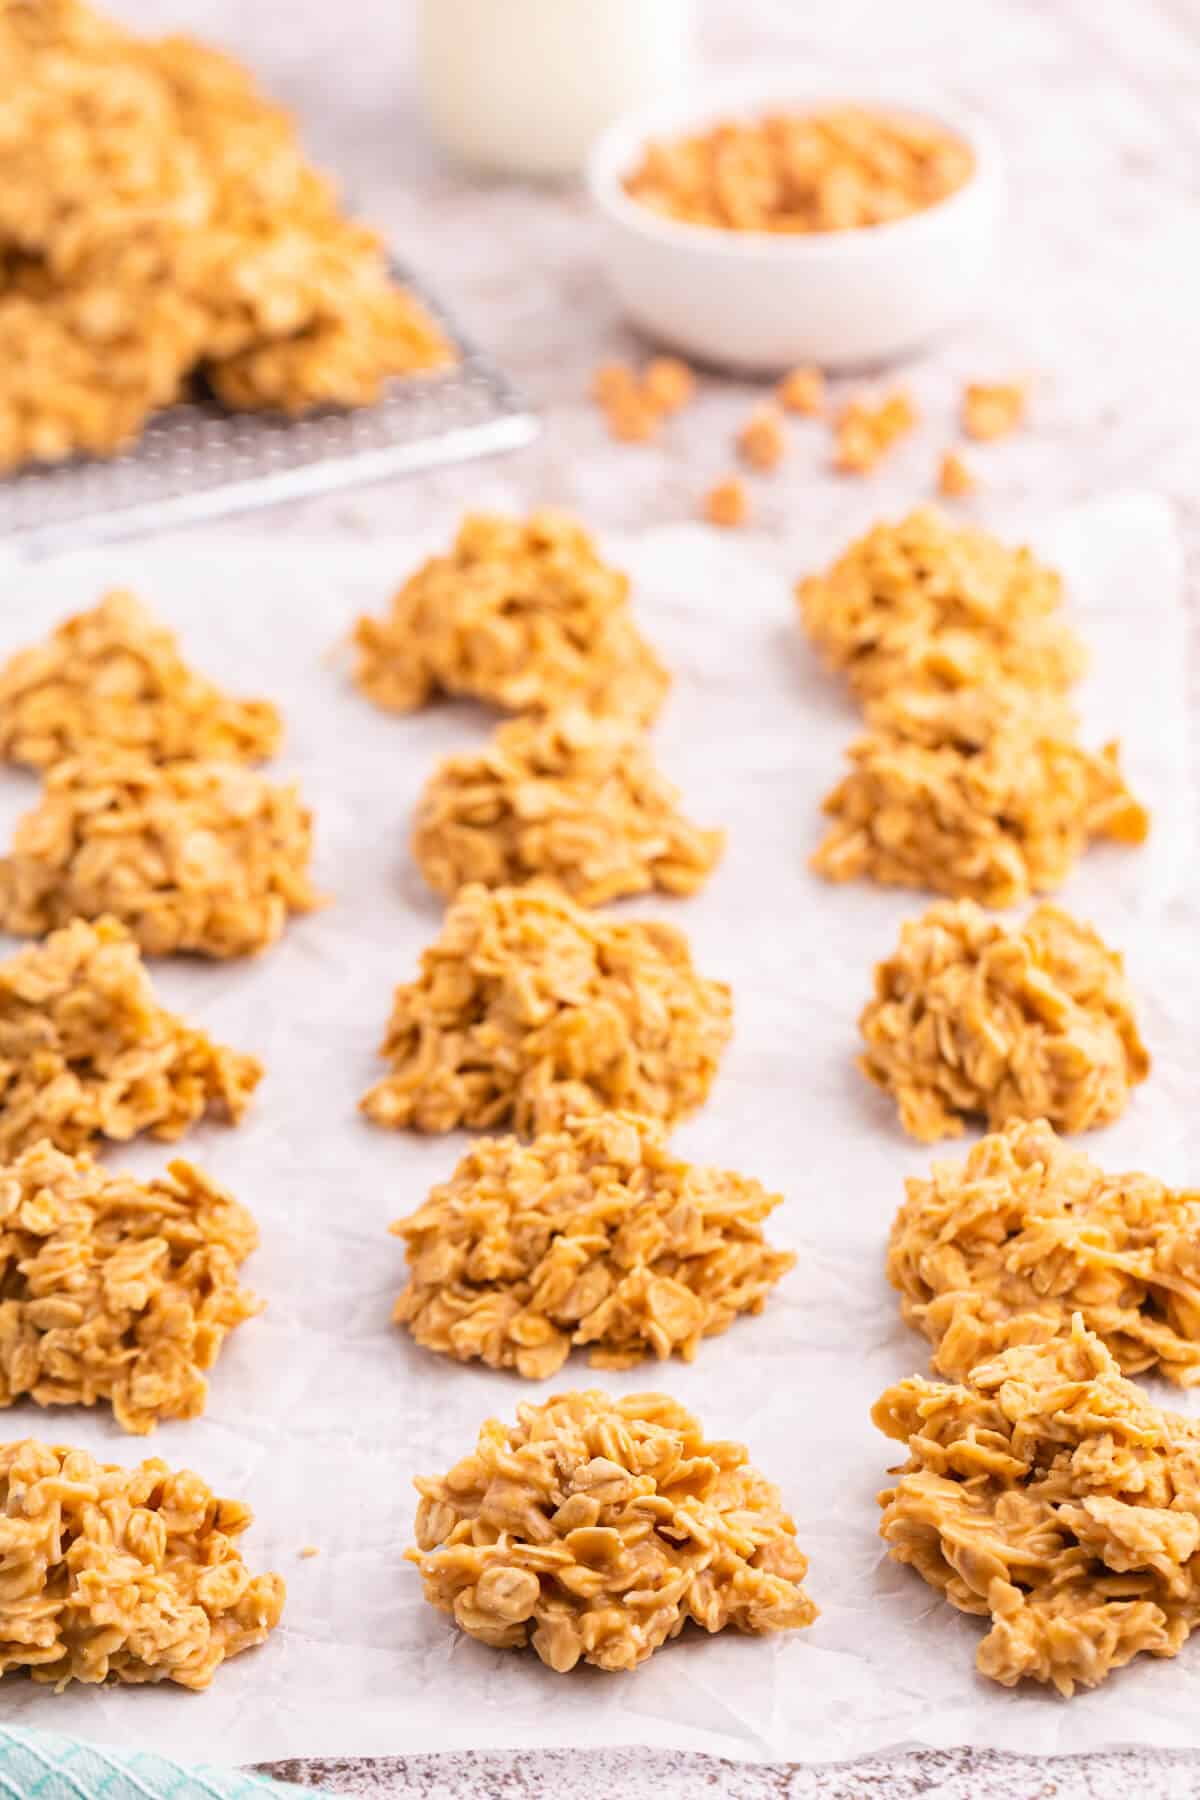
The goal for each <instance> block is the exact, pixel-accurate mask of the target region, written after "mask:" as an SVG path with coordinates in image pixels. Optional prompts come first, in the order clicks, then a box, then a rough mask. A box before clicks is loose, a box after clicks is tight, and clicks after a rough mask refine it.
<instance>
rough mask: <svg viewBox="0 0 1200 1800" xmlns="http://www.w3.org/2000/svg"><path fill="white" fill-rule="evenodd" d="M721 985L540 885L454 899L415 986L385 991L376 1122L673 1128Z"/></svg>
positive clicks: (693, 1094)
mask: <svg viewBox="0 0 1200 1800" xmlns="http://www.w3.org/2000/svg"><path fill="white" fill-rule="evenodd" d="M732 1013H733V1005H732V1000H731V998H730V993H729V989H728V987H727V986H726V985H725V983H724V982H720V981H709V980H706V979H705V978H704V977H703V976H702V975H700V973H699V972H698V970H697V969H696V968H695V965H694V964H693V962H692V957H691V951H690V949H689V946H688V941H687V938H686V937H685V936H684V934H683V933H682V932H681V931H677V930H676V929H675V927H674V926H671V925H664V924H660V923H658V922H657V921H655V922H641V921H637V922H630V923H629V924H620V925H617V924H613V923H612V922H611V921H609V920H608V919H604V918H600V917H597V915H596V914H594V913H591V912H588V911H586V910H585V909H584V908H582V907H579V906H576V905H575V904H574V902H573V901H571V900H568V899H567V898H566V896H565V895H563V894H561V893H558V892H556V891H554V890H553V889H546V888H543V887H540V886H538V885H536V884H535V885H533V886H530V887H526V888H495V889H488V888H485V887H480V886H471V887H465V888H463V889H461V890H460V892H459V894H458V896H457V898H456V899H455V901H454V903H453V905H452V906H451V907H450V909H449V911H448V912H447V914H446V919H445V923H444V924H443V927H442V933H441V936H440V937H439V938H438V939H437V941H436V942H435V943H433V944H431V945H430V947H429V948H428V949H427V950H426V951H424V953H423V954H422V957H421V969H420V973H419V975H418V977H417V979H416V980H415V981H410V982H405V983H403V984H402V985H401V986H400V987H398V988H397V989H396V993H395V998H394V1000H393V1004H392V1016H391V1019H390V1021H389V1023H388V1028H387V1035H386V1037H385V1038H384V1042H383V1046H382V1052H381V1053H382V1055H383V1056H384V1057H385V1058H386V1059H387V1061H388V1062H389V1063H390V1065H391V1073H390V1074H389V1075H387V1076H385V1077H384V1079H383V1080H382V1081H380V1082H377V1083H376V1085H375V1086H374V1087H373V1088H371V1090H370V1091H369V1092H368V1093H367V1094H366V1095H365V1097H364V1099H363V1101H362V1109H363V1111H364V1112H365V1113H366V1114H367V1116H368V1118H370V1119H373V1120H374V1121H375V1123H376V1124H378V1125H387V1126H391V1127H393V1128H400V1127H407V1128H409V1129H411V1130H414V1131H429V1132H440V1131H453V1130H455V1129H456V1127H458V1126H467V1127H468V1128H470V1129H471V1130H473V1131H487V1130H490V1129H491V1128H492V1127H493V1126H497V1125H504V1124H509V1123H511V1124H512V1125H513V1127H514V1128H515V1129H516V1130H517V1131H519V1132H522V1133H530V1132H534V1131H541V1130H547V1129H551V1128H553V1127H554V1126H555V1125H557V1124H559V1123H560V1122H561V1121H562V1120H563V1119H564V1118H567V1117H569V1116H570V1115H571V1114H573V1113H589V1112H596V1111H603V1110H606V1109H617V1110H626V1111H629V1112H637V1113H644V1114H646V1115H648V1116H649V1117H651V1118H656V1119H661V1120H663V1121H665V1122H667V1123H673V1122H674V1121H675V1120H677V1119H681V1118H684V1117H685V1116H686V1115H687V1114H688V1113H691V1112H694V1111H695V1110H696V1108H697V1107H699V1106H701V1105H703V1103H704V1101H705V1099H706V1098H707V1095H708V1090H709V1088H710V1087H711V1085H712V1081H713V1077H714V1076H715V1074H716V1071H717V1064H718V1063H719V1061H720V1059H721V1055H722V1052H723V1051H724V1049H725V1046H726V1044H727V1042H728V1041H729V1037H730V1034H731V1031H732Z"/></svg>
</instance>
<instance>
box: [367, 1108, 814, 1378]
mask: <svg viewBox="0 0 1200 1800" xmlns="http://www.w3.org/2000/svg"><path fill="white" fill-rule="evenodd" d="M781 1198H782V1196H781V1195H779V1194H769V1193H767V1191H766V1189H765V1188H763V1187H761V1186H760V1185H759V1183H758V1182H757V1181H749V1180H747V1179H746V1178H745V1177H744V1176H741V1175H733V1174H730V1173H728V1172H727V1171H725V1170H723V1169H710V1168H701V1167H698V1166H697V1165H695V1164H692V1163H686V1162H683V1161H681V1160H680V1159H679V1158H678V1157H675V1156H672V1155H671V1154H670V1152H669V1151H668V1149H667V1147H666V1140H665V1138H664V1135H663V1131H662V1128H661V1127H660V1126H657V1125H652V1124H650V1123H649V1122H648V1121H647V1120H645V1119H640V1118H638V1117H637V1116H636V1115H635V1114H633V1113H601V1114H599V1115H596V1116H589V1117H587V1118H570V1119H567V1120H565V1121H564V1123H563V1125H562V1127H561V1129H560V1130H558V1131H554V1132H547V1133H545V1134H544V1135H542V1136H540V1137H537V1138H535V1139H534V1141H533V1143H532V1144H522V1143H520V1142H518V1140H517V1139H516V1138H484V1139H483V1140H482V1141H481V1142H480V1143H477V1144H475V1145H474V1146H473V1147H472V1149H470V1150H469V1151H468V1152H467V1154H466V1156H464V1157H463V1159H462V1161H461V1162H460V1163H459V1165H458V1167H457V1169H456V1170H455V1171H454V1174H453V1176H452V1177H451V1178H450V1180H449V1181H448V1182H445V1183H444V1184H443V1185H442V1186H440V1187H436V1188H434V1190H433V1192H432V1193H431V1194H430V1196H429V1198H428V1200H427V1201H426V1202H425V1204H424V1205H423V1206H422V1207H421V1208H420V1210H419V1211H417V1212H415V1213H412V1214H410V1215H409V1217H408V1218H405V1219H400V1220H398V1221H397V1222H396V1224H395V1225H393V1226H392V1230H393V1232H395V1234H396V1235H397V1236H398V1237H402V1238H403V1239H404V1242H405V1249H406V1254H407V1257H408V1264H409V1280H408V1286H407V1287H406V1288H405V1290H404V1292H403V1293H402V1294H401V1296H400V1298H399V1300H398V1301H397V1302H396V1310H395V1313H394V1315H393V1316H394V1317H395V1319H396V1321H397V1323H398V1324H402V1325H407V1327H408V1329H409V1330H410V1331H411V1332H412V1335H413V1337H414V1338H415V1339H416V1341H417V1343H418V1344H422V1345H424V1347H425V1348H426V1349H428V1350H436V1351H439V1352H440V1353H441V1354H442V1355H443V1356H452V1357H455V1358H456V1359H457V1360H458V1361H459V1362H471V1361H475V1360H479V1361H481V1362H484V1363H486V1364H487V1366H488V1367H489V1368H491V1369H515V1370H516V1371H517V1373H518V1374H519V1375H525V1376H527V1377H528V1378H529V1379H530V1380H533V1381H540V1380H543V1379H544V1378H545V1377H546V1376H549V1375H554V1374H556V1373H557V1371H558V1370H559V1369H560V1368H561V1367H562V1365H563V1363H564V1362H565V1361H566V1360H567V1357H568V1356H569V1355H570V1352H571V1349H572V1347H573V1346H577V1345H587V1346H589V1347H590V1355H589V1358H588V1360H589V1361H590V1362H591V1364H592V1366H593V1367H594V1368H599V1369H627V1368H632V1367H633V1365H634V1364H635V1363H638V1362H641V1361H642V1360H643V1358H645V1357H647V1356H657V1357H659V1358H663V1357H667V1356H671V1355H679V1356H682V1357H683V1358H684V1359H685V1360H686V1361H688V1362H690V1361H691V1360H692V1358H693V1357H694V1356H695V1354H696V1351H697V1350H698V1348H699V1346H700V1342H701V1340H702V1339H703V1338H706V1337H714V1336H716V1335H717V1334H718V1333H720V1332H722V1331H725V1330H727V1329H728V1327H729V1326H730V1325H731V1324H732V1323H733V1321H734V1320H735V1319H736V1318H737V1316H738V1314H739V1313H742V1312H750V1313H758V1312H761V1311H762V1309H763V1306H764V1304H765V1302H766V1298H767V1295H768V1294H769V1292H770V1290H771V1288H772V1287H773V1286H774V1284H775V1282H777V1281H778V1280H779V1278H780V1276H782V1275H785V1274H786V1273H787V1271H788V1270H789V1269H790V1268H791V1267H792V1266H793V1265H794V1263H795V1260H796V1259H795V1256H794V1255H793V1254H792V1253H791V1252H790V1251H784V1250H774V1249H772V1248H771V1246H770V1245H769V1244H768V1243H767V1242H766V1241H765V1239H764V1237H763V1233H762V1222H763V1220H764V1219H765V1218H766V1217H767V1215H768V1214H769V1213H770V1212H772V1211H773V1210H774V1208H775V1207H776V1206H778V1205H779V1203H780V1201H781Z"/></svg>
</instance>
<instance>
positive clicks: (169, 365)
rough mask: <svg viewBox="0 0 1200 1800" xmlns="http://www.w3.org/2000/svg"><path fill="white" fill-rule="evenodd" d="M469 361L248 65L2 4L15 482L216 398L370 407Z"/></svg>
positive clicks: (6, 305)
mask: <svg viewBox="0 0 1200 1800" xmlns="http://www.w3.org/2000/svg"><path fill="white" fill-rule="evenodd" d="M451 356H452V353H451V350H450V347H449V345H448V344H447V343H446V341H445V339H444V337H443V335H442V333H441V332H440V330H439V329H438V327H437V326H436V325H435V323H434V322H433V321H432V320H431V319H430V318H429V317H428V316H427V314H426V313H425V312H424V310H423V309H422V308H421V307H420V306H419V305H418V303H417V302H416V301H415V300H414V299H413V297H412V296H411V295H410V294H408V293H407V292H405V290H404V289H402V288H400V287H398V286H397V285H396V284H395V283H394V282H393V281H392V279H391V277H390V275H389V272H388V265H387V260H386V257H385V254H384V250H383V246H382V244H381V243H380V241H379V240H378V239H377V238H376V237H375V236H374V234H373V233H372V232H370V231H369V230H367V229H366V228H365V227H364V226H362V225H360V224H357V223H355V222H354V221H352V220H349V219H346V218H344V217H343V215H342V214H341V212H340V210H339V208H338V204H337V199H336V196H335V194H334V191H333V189H332V187H331V186H330V184H329V182H328V181H327V180H326V179H325V177H324V176H322V175H320V174H318V173H317V171H316V170H314V169H313V168H312V167H311V165H310V164H309V163H308V162H307V161H306V159H305V157H304V156H303V154H302V152H301V150H300V147H299V145H298V143H297V141H296V135H295V131H294V128H293V126H292V123H291V121H290V119H289V118H288V117H287V115H286V114H285V113H283V112H282V111H280V110H279V109H278V108H277V107H275V106H272V105H271V104H270V103H269V102H268V101H266V100H265V99H263V97H262V96H261V95H260V94H259V93H258V91H257V89H256V88H255V86H254V84H253V82H252V81H251V79H250V77H249V75H248V74H247V73H246V71H245V70H244V69H242V68H241V67H240V66H239V65H238V64H237V63H235V62H233V61H231V60H230V59H229V58H227V57H224V56H221V55H219V54H218V53H217V52H215V51H213V50H210V49H208V48H206V47H205V46H204V45H202V44H198V43H195V42H193V41H192V40H191V39H185V38H163V39H143V38H138V37H136V36H134V35H133V34H132V33H130V32H127V31H125V30H124V29H123V28H122V27H120V26H119V25H117V24H116V23H115V22H114V21H111V20H109V19H107V18H105V17H104V16H103V15H102V14H100V13H97V12H94V11H93V10H92V9H91V8H90V7H89V6H86V5H84V4H83V3H82V0H38V4H36V5H30V4H28V0H3V3H2V4H0V471H3V470H8V469H15V468H18V467H19V466H21V465H22V464H24V463H31V462H58V461H60V460H62V459H63V458H65V457H68V456H70V455H72V454H74V453H76V452H87V453H89V454H91V455H96V456H109V455H112V454H114V453H115V452H117V451H118V450H120V449H122V448H123V447H124V446H125V445H127V444H129V443H130V442H132V440H133V439H135V438H136V437H137V436H138V434H139V433H140V432H141V430H142V428H143V426H144V425H145V423H146V421H147V419H148V418H149V417H150V415H151V414H152V413H153V412H155V411H157V410H158V409H159V408H161V407H165V406H169V405H171V404H172V402H174V401H176V400H179V399H181V398H183V397H184V396H186V395H187V394H188V393H189V392H190V391H191V390H192V388H193V387H194V386H195V385H196V384H202V385H204V386H206V387H207V389H208V390H209V391H210V392H211V393H212V394H213V395H214V396H215V397H216V398H217V399H218V400H219V401H220V402H221V403H222V404H223V405H225V406H227V407H232V408H236V409H258V408H271V409H278V410H280V411H282V412H285V413H289V414H299V413H303V412H307V411H309V410H310V409H312V408H314V407H320V406H364V405H369V404H370V403H372V402H373V401H374V400H376V399H377V398H378V397H379V394H380V392H381V389H382V386H383V383H384V382H385V381H386V380H387V379H388V377H389V376H392V375H399V374H407V373H410V372H412V371H415V370H419V369H427V368H432V367H436V366H437V365H438V364H440V363H445V362H448V361H450V360H451Z"/></svg>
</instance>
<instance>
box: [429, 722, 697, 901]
mask: <svg viewBox="0 0 1200 1800" xmlns="http://www.w3.org/2000/svg"><path fill="white" fill-rule="evenodd" d="M723 848H724V833H723V832H720V831H703V830H701V828H700V827H699V826H697V825H693V824H692V823H691V821H690V820H688V819H686V818H684V816H683V814H682V813H681V812H680V811H679V794H678V791H677V789H676V788H675V787H674V786H673V785H672V783H671V782H669V781H667V780H666V778H665V777H664V776H663V775H661V774H660V773H659V771H658V769H657V767H656V766H655V763H654V759H653V757H652V755H651V753H650V747H649V745H648V743H647V742H646V739H645V738H644V737H643V735H642V733H641V732H640V731H639V730H638V728H637V727H636V726H630V725H626V724H625V723H624V722H622V721H620V720H608V719H595V718H593V717H592V716H591V715H590V714H589V713H584V712H580V711H578V710H574V711H567V712H563V713H555V714H552V715H551V716H550V717H548V718H545V719H537V718H532V719H513V720H512V721H510V723H509V724H507V725H501V726H500V727H499V728H498V730H497V731H496V733H495V734H494V736H493V738H492V741H491V743H490V744H488V745H487V746H485V748H484V749H482V750H469V751H463V752H461V753H460V754H458V755H456V756H448V757H446V759H445V760H444V761H443V762H442V763H440V764H439V766H438V768H437V769H436V770H435V771H434V774H433V775H432V777H431V778H430V780H429V781H428V782H427V784H426V786H425V789H424V792H423V793H422V795H421V798H420V800H419V802H418V804H417V818H416V826H415V829H414V832H413V854H414V856H415V857H416V861H417V866H418V867H419V868H420V870H421V873H422V874H423V875H424V877H425V879H426V881H427V882H428V883H429V885H430V887H431V888H433V889H434V891H435V892H436V893H439V894H446V895H453V894H456V893H457V892H458V890H459V888H461V887H465V886H466V885H467V884H468V883H469V882H473V881H477V882H482V883H483V884H484V885H485V886H486V887H519V886H521V885H522V884H524V883H526V882H529V881H533V880H541V881H549V882H552V883H553V884H554V885H555V886H556V887H560V888H562V890H563V891H564V892H565V893H568V894H570V896H571V897H572V899H574V900H577V901H578V902H579V904H580V905H581V906H602V905H604V904H605V902H606V901H609V900H615V899H618V898H619V897H620V896H621V895H623V894H642V893H646V892H648V891H649V890H650V889H652V888H658V889H661V890H662V891H663V892H664V893H669V894H694V893H695V892H696V891H697V890H698V889H699V888H700V887H702V886H703V884H704V883H705V881H706V880H707V879H708V877H709V875H710V874H711V873H712V870H713V868H714V866H715V864H716V862H717V860H718V858H719V857H720V855H721V851H722V849H723Z"/></svg>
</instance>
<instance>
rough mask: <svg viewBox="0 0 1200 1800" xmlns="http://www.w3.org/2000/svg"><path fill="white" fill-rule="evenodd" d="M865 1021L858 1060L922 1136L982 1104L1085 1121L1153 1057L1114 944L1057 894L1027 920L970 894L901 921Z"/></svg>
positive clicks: (1113, 1105)
mask: <svg viewBox="0 0 1200 1800" xmlns="http://www.w3.org/2000/svg"><path fill="white" fill-rule="evenodd" d="M859 1029H860V1030H861V1032H862V1035H863V1040H864V1042H865V1044H866V1049H865V1051H864V1053H863V1055H862V1056H860V1057H859V1059H858V1066H859V1068H860V1069H861V1070H862V1072H863V1074H864V1075H865V1076H866V1077H867V1078H868V1080H870V1081H873V1082H874V1083H875V1084H876V1086H877V1087H881V1088H883V1090H884V1091H885V1093H889V1094H891V1095H892V1096H893V1097H894V1098H895V1101H896V1104H897V1106H898V1108H899V1112H900V1122H901V1124H902V1125H903V1126H904V1129H905V1130H906V1131H907V1132H908V1133H909V1134H910V1136H912V1137H915V1138H920V1139H921V1140H922V1142H924V1143H932V1142H934V1141H935V1140H936V1139H937V1138H942V1137H957V1136H958V1135H959V1134H960V1133H961V1131H962V1129H963V1120H964V1118H975V1117H977V1116H982V1117H984V1118H986V1120H987V1122H988V1124H989V1126H991V1127H992V1128H993V1129H995V1128H996V1127H997V1126H1001V1125H1006V1124H1008V1122H1009V1121H1010V1120H1013V1119H1048V1120H1049V1121H1050V1123H1051V1124H1052V1125H1054V1126H1056V1127H1057V1129H1058V1130H1059V1131H1090V1130H1092V1129H1093V1128H1094V1127H1095V1126H1098V1125H1108V1124H1111V1123H1112V1121H1113V1120H1114V1119H1117V1118H1119V1117H1120V1115H1121V1114H1122V1113H1123V1112H1124V1110H1125V1107H1126V1105H1127V1103H1128V1100H1129V1092H1130V1089H1131V1088H1132V1087H1134V1086H1135V1085H1136V1084H1137V1083H1138V1082H1140V1081H1144V1080H1145V1079H1146V1076H1147V1074H1148V1073H1149V1070H1150V1058H1149V1056H1148V1055H1147V1053H1146V1048H1145V1045H1144V1044H1143V1043H1142V1040H1141V1037H1140V1035H1139V1033H1138V1028H1137V1022H1136V1020H1135V1018H1134V1011H1133V995H1132V993H1131V992H1130V988H1129V983H1128V982H1127V980H1126V978H1125V969H1124V964H1123V962H1122V959H1121V957H1120V955H1119V954H1118V953H1117V952H1116V951H1115V950H1110V949H1109V948H1108V946H1107V945H1106V944H1105V943H1104V942H1103V940H1102V939H1101V938H1100V937H1099V936H1098V934H1097V933H1096V932H1095V931H1093V930H1091V928H1090V927H1089V926H1087V925H1081V924H1080V923H1079V922H1078V920H1076V919H1073V918H1072V917H1071V915H1070V914H1069V913H1065V912H1063V911H1062V910H1061V909H1060V908H1059V907H1057V906H1048V905H1042V906H1039V907H1037V908H1035V910H1034V911H1033V912H1032V913H1030V915H1029V917H1028V918H1027V919H1026V921H1025V923H1024V924H1023V925H1021V926H1020V927H1009V926H1005V925H1002V924H1000V922H999V921H998V920H996V919H991V918H989V917H988V916H987V914H986V913H984V912H982V911H981V910H980V908H979V907H978V906H976V905H975V904H974V902H973V901H971V900H958V901H940V902H939V903H938V904H937V905H936V906H931V907H930V909H929V911H928V912H927V913H925V914H924V915H923V917H921V918H919V919H910V920H908V921H906V922H905V924H903V925H902V926H901V927H900V943H899V946H898V948H897V949H896V950H895V952H894V953H893V954H892V955H891V956H890V957H888V959H887V960H886V961H885V962H881V963H880V964H879V966H878V968H877V969H876V970H875V995H874V998H873V999H872V1000H871V1001H870V1002H869V1003H868V1004H867V1006H866V1008H865V1009H864V1011H863V1013H862V1016H861V1018H860V1019H859Z"/></svg>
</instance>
